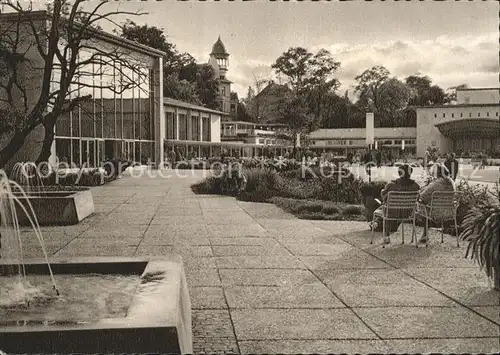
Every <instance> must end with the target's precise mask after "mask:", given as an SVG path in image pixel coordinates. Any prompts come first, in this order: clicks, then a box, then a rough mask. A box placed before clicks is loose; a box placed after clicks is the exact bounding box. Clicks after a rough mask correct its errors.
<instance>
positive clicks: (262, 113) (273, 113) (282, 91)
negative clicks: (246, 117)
mask: <svg viewBox="0 0 500 355" xmlns="http://www.w3.org/2000/svg"><path fill="white" fill-rule="evenodd" d="M289 91H290V89H289V88H288V87H287V86H286V85H279V84H276V83H275V82H273V81H270V82H269V84H268V85H267V86H266V87H265V88H264V89H262V91H261V92H259V93H258V94H257V95H255V97H254V98H253V100H252V101H251V102H250V103H248V108H247V110H248V113H249V114H250V115H251V116H254V117H255V119H256V121H257V122H265V123H271V122H276V119H277V117H278V115H279V106H280V103H281V102H282V101H283V99H284V98H285V95H286V94H287V93H288V92H289Z"/></svg>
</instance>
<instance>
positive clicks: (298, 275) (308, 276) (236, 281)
mask: <svg viewBox="0 0 500 355" xmlns="http://www.w3.org/2000/svg"><path fill="white" fill-rule="evenodd" d="M219 273H220V277H221V280H222V284H223V285H231V286H282V287H293V286H296V285H305V284H317V283H319V282H320V281H319V280H318V278H317V277H316V276H315V275H314V274H313V273H311V271H309V270H300V269H219Z"/></svg>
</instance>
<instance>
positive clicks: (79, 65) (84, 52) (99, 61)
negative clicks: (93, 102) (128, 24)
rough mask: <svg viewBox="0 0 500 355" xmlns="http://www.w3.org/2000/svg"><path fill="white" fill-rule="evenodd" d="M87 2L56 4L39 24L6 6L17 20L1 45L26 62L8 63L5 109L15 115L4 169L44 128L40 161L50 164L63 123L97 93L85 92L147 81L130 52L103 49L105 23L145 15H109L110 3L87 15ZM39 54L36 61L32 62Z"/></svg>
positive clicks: (25, 11)
mask: <svg viewBox="0 0 500 355" xmlns="http://www.w3.org/2000/svg"><path fill="white" fill-rule="evenodd" d="M83 3H84V0H74V2H73V3H70V1H69V0H53V1H52V2H51V3H50V4H49V5H48V8H47V20H48V21H47V22H46V21H45V20H44V19H42V20H36V19H35V17H34V16H32V8H31V6H29V5H28V7H23V5H21V3H20V2H14V1H11V0H4V1H3V2H2V4H3V5H4V6H6V7H7V8H9V9H10V10H12V11H13V12H14V14H15V15H14V16H16V18H15V19H13V20H12V21H10V20H6V21H3V23H2V24H1V25H0V28H1V31H2V32H1V33H0V38H1V40H0V42H1V43H2V46H3V48H4V50H6V51H7V52H9V53H14V54H16V55H18V56H21V57H24V60H21V61H18V62H15V63H12V62H11V63H10V64H8V65H7V68H8V70H7V73H6V74H5V75H4V76H3V78H2V81H1V82H0V100H1V104H2V107H4V109H5V110H6V111H8V112H9V114H10V115H12V117H13V120H12V127H9V129H8V130H9V131H8V132H4V136H3V137H2V138H3V140H4V141H6V144H5V145H4V146H3V148H2V149H1V150H0V167H4V166H5V165H6V163H7V162H8V161H9V160H10V159H11V158H12V157H13V156H14V154H15V153H16V152H17V151H18V150H19V149H21V147H22V146H23V145H24V143H25V141H26V139H27V137H28V135H30V133H31V132H33V130H34V129H35V128H37V127H39V126H40V125H42V126H43V128H44V139H43V143H42V149H41V152H40V155H39V157H38V159H37V161H38V162H43V161H47V160H48V158H49V156H50V154H51V146H52V143H53V140H54V128H55V125H56V122H57V119H58V118H59V117H60V116H61V115H63V114H65V113H68V112H70V111H72V110H73V109H75V108H76V107H78V106H79V105H81V104H82V103H83V102H85V101H86V100H89V99H90V98H91V95H78V93H79V92H80V89H85V88H92V87H94V88H95V87H99V88H103V89H107V90H112V91H115V92H123V91H124V90H127V89H130V88H131V87H133V86H135V85H138V83H139V82H140V81H141V77H142V75H143V73H142V72H141V70H140V69H139V67H138V66H137V65H135V63H133V60H132V59H131V52H130V51H129V50H127V49H123V48H121V47H118V46H114V45H107V46H101V45H100V43H102V42H99V35H100V33H101V32H100V27H99V25H98V23H99V22H100V21H105V20H110V21H112V20H111V17H112V16H114V15H128V16H131V15H138V14H139V13H136V12H128V11H105V6H106V4H107V3H106V2H98V3H96V4H95V5H94V7H93V8H92V10H90V11H87V10H85V9H84V7H83V6H82V4H83ZM33 52H35V57H36V58H34V59H35V60H32V59H33V58H31V57H33ZM28 53H29V54H30V56H31V57H29V56H28ZM89 53H90V54H89ZM92 66H107V68H111V69H112V71H113V72H115V73H118V74H119V75H120V76H121V77H122V80H121V83H120V85H115V84H114V83H113V82H111V81H109V80H108V78H106V75H109V73H103V72H99V73H95V72H94V71H93V70H89V68H91V67H92ZM37 74H40V78H41V79H40V87H37V88H35V89H34V88H33V84H34V82H33V78H37V76H36V75H37ZM96 75H99V76H100V77H101V78H102V79H103V80H102V81H99V83H100V84H97V83H96V84H92V82H93V80H92V78H94V77H95V76H96ZM133 77H135V78H133ZM88 79H90V81H89V80H88Z"/></svg>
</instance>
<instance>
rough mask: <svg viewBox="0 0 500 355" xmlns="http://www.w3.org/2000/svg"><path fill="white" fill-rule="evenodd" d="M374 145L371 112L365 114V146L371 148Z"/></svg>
mask: <svg viewBox="0 0 500 355" xmlns="http://www.w3.org/2000/svg"><path fill="white" fill-rule="evenodd" d="M374 143H375V116H374V114H373V113H372V112H368V113H367V114H366V145H367V146H370V147H372V148H373V144H374Z"/></svg>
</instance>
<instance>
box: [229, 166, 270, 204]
mask: <svg viewBox="0 0 500 355" xmlns="http://www.w3.org/2000/svg"><path fill="white" fill-rule="evenodd" d="M243 174H244V175H245V177H246V179H247V184H246V188H245V191H243V192H242V193H240V194H239V195H238V199H239V200H242V201H251V202H267V201H268V200H269V199H270V198H272V197H273V196H275V195H276V190H275V188H276V173H275V172H273V171H272V170H270V169H265V168H264V169H261V168H252V169H245V168H244V169H243Z"/></svg>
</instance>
